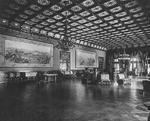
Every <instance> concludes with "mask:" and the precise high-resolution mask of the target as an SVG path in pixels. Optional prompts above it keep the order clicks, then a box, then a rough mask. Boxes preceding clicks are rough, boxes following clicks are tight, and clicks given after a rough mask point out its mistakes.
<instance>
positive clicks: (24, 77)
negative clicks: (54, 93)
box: [3, 70, 63, 83]
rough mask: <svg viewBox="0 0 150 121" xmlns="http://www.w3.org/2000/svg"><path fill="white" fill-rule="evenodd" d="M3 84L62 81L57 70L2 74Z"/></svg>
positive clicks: (61, 76)
mask: <svg viewBox="0 0 150 121" xmlns="http://www.w3.org/2000/svg"><path fill="white" fill-rule="evenodd" d="M3 73H4V74H3V75H4V78H3V79H4V81H3V83H22V82H33V81H37V82H40V83H41V82H56V81H58V80H59V81H61V79H63V74H62V73H61V72H60V71H58V70H53V71H46V72H45V71H36V72H3Z"/></svg>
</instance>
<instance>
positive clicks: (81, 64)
mask: <svg viewBox="0 0 150 121" xmlns="http://www.w3.org/2000/svg"><path fill="white" fill-rule="evenodd" d="M81 56H82V57H81ZM89 57H90V58H89ZM75 66H76V68H97V53H96V52H93V51H86V50H81V49H77V50H76V52H75Z"/></svg>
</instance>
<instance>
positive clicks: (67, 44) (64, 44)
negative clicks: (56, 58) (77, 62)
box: [55, 0, 75, 51]
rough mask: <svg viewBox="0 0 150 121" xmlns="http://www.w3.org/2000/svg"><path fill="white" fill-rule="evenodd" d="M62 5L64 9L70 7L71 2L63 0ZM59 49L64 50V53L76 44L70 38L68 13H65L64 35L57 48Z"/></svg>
mask: <svg viewBox="0 0 150 121" xmlns="http://www.w3.org/2000/svg"><path fill="white" fill-rule="evenodd" d="M61 4H62V5H63V6H64V7H67V6H68V5H70V4H71V1H70V0H62V1H61ZM55 47H56V48H58V49H62V50H64V51H68V50H70V49H72V48H73V47H75V45H74V42H73V40H72V39H71V38H69V37H68V11H65V20H64V35H63V37H62V39H60V40H59V41H58V43H57V45H56V46H55Z"/></svg>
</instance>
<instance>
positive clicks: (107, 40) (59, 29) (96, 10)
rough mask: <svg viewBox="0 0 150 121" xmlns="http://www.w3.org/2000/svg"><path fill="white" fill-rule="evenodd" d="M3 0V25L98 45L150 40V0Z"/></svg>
mask: <svg viewBox="0 0 150 121" xmlns="http://www.w3.org/2000/svg"><path fill="white" fill-rule="evenodd" d="M62 1H66V0H32V1H31V0H1V4H0V26H4V27H8V28H11V29H17V30H20V31H24V32H27V33H34V34H39V35H42V36H43V35H44V36H48V37H57V38H63V36H64V33H65V31H64V30H65V24H64V22H65V19H66V14H67V16H68V17H67V19H68V27H67V28H68V31H67V33H68V37H69V38H70V39H73V40H74V42H75V43H77V44H81V45H84V46H90V47H94V48H97V49H102V48H103V49H104V50H106V49H107V50H108V49H114V48H120V47H134V46H135V47H137V46H145V45H149V44H150V21H149V17H150V1H149V0H70V2H69V3H68V5H67V6H65V5H64V4H63V2H62Z"/></svg>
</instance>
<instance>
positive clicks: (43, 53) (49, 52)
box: [4, 39, 54, 68]
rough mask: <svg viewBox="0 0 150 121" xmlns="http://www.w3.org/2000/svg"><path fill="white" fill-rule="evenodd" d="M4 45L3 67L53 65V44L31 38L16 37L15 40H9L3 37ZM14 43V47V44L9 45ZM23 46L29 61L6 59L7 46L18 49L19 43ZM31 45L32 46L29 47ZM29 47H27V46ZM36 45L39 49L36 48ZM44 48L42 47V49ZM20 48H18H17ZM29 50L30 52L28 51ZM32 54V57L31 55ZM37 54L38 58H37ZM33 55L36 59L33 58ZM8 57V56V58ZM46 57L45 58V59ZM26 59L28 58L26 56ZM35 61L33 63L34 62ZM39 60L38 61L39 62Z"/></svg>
mask: <svg viewBox="0 0 150 121" xmlns="http://www.w3.org/2000/svg"><path fill="white" fill-rule="evenodd" d="M4 42H5V44H4V45H5V46H4V65H5V67H13V68H41V67H44V68H46V67H53V55H54V52H53V45H52V44H48V43H43V42H38V41H33V40H24V39H21V40H20V39H16V40H10V39H5V41H4ZM14 43H17V44H16V48H15V46H14V45H12V46H11V44H14ZM18 44H19V45H20V46H22V47H23V45H24V47H23V51H28V52H26V53H24V54H26V55H27V54H28V56H29V54H30V58H31V59H30V62H27V63H25V62H23V63H21V61H20V62H19V63H16V62H14V61H8V58H6V55H7V51H8V48H9V49H10V48H11V49H16V50H17V49H18V46H19V45H18ZM31 46H32V48H31ZM28 47H29V48H30V49H29V48H28ZM36 47H37V48H38V49H39V50H38V49H36ZM42 48H44V49H45V50H44V49H42ZM19 49H20V48H19ZM30 51H31V52H30ZM31 54H32V55H33V57H32V56H31ZM38 56H39V58H38ZM34 57H36V59H37V60H38V61H37V60H36V59H35V60H33V59H34ZM9 59H10V58H9ZM46 59H47V60H46ZM26 60H29V59H28V58H26ZM34 62H35V63H34ZM39 62H40V63H39Z"/></svg>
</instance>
